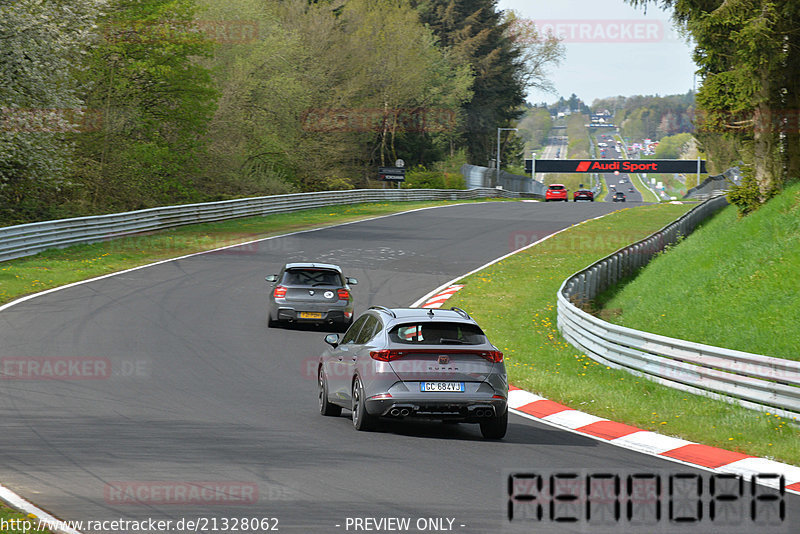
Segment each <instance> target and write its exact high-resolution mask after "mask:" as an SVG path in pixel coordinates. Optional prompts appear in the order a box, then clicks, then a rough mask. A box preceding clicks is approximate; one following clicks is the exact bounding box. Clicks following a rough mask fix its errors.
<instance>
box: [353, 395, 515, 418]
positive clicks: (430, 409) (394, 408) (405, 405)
mask: <svg viewBox="0 0 800 534" xmlns="http://www.w3.org/2000/svg"><path fill="white" fill-rule="evenodd" d="M365 404H366V408H367V412H368V413H370V414H372V415H376V416H379V417H389V418H396V419H403V418H407V417H408V418H417V419H440V420H450V421H462V422H468V423H469V422H472V423H478V422H480V421H485V420H486V419H488V418H491V417H496V416H498V415H501V414H503V413H504V412H505V411H506V410H507V409H508V401H507V400H506V399H505V398H503V399H499V398H493V397H492V395H491V394H482V395H480V396H475V395H472V396H470V397H469V398H464V397H458V396H457V394H448V393H431V394H430V395H426V396H424V397H421V396H420V395H419V394H414V395H400V396H393V397H392V398H388V399H367V400H366V403H365Z"/></svg>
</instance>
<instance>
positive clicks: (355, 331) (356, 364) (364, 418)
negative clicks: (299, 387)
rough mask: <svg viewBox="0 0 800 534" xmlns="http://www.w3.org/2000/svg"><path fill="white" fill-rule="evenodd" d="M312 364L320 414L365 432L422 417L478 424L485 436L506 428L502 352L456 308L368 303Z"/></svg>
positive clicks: (496, 435)
mask: <svg viewBox="0 0 800 534" xmlns="http://www.w3.org/2000/svg"><path fill="white" fill-rule="evenodd" d="M325 341H326V342H327V343H328V344H329V345H330V348H329V349H328V350H326V351H325V352H324V353H323V354H322V355H321V356H320V359H319V366H318V368H317V379H318V380H317V382H318V395H319V409H320V413H322V415H330V416H338V415H340V414H341V412H342V409H343V408H346V409H349V410H351V411H352V419H353V425H354V426H355V428H356V429H358V430H368V429H369V428H371V427H372V425H373V424H374V423H375V422H376V421H377V419H379V418H381V417H383V418H392V419H404V418H407V417H409V418H424V419H438V420H443V421H453V422H464V423H478V424H480V428H481V433H482V434H483V436H484V437H485V438H488V439H500V438H502V437H503V436H505V434H506V426H507V424H508V378H507V376H506V369H505V365H504V364H503V353H502V352H500V351H499V350H497V347H495V346H494V345H492V344H491V343H490V342H489V340H488V339H487V338H486V335H485V334H484V333H483V331H482V330H481V328H480V327H479V326H478V324H477V323H476V322H475V321H474V320H473V319H472V318H471V317H470V316H469V315H468V314H467V313H466V312H465V311H463V310H460V309H458V308H452V309H450V310H439V309H437V310H432V309H420V308H396V309H388V308H383V307H380V306H373V307H372V308H370V309H369V310H367V311H366V312H365V313H363V314H362V315H361V316H359V317H358V318H357V319H356V321H355V322H354V323H353V325H352V326H351V327H350V328H349V329H348V330H347V332H346V333H345V334H344V337H342V338H341V339H340V338H339V335H338V334H329V335H328V336H326V337H325Z"/></svg>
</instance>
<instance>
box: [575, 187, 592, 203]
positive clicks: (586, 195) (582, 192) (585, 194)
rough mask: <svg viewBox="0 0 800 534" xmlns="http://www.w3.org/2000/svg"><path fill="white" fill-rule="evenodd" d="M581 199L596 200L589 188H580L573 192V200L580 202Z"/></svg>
mask: <svg viewBox="0 0 800 534" xmlns="http://www.w3.org/2000/svg"><path fill="white" fill-rule="evenodd" d="M579 200H582V201H586V202H594V193H593V192H592V191H590V190H589V189H578V190H577V191H575V192H574V193H573V194H572V201H573V202H578V201H579Z"/></svg>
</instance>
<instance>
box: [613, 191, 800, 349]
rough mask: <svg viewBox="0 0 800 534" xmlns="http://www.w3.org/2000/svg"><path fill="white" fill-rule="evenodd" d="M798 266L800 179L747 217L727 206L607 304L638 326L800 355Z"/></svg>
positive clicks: (627, 322) (707, 341) (727, 344)
mask: <svg viewBox="0 0 800 534" xmlns="http://www.w3.org/2000/svg"><path fill="white" fill-rule="evenodd" d="M798 272H800V184H796V185H794V186H792V187H789V188H788V189H787V190H786V191H784V192H783V194H781V195H780V196H778V197H776V198H774V199H772V200H771V201H770V202H769V203H767V204H766V205H765V206H763V207H762V208H761V209H759V210H758V211H756V212H755V213H753V214H751V215H749V216H747V217H744V218H739V217H738V216H737V213H736V208H735V207H733V206H729V207H727V208H725V209H724V210H723V211H722V212H721V213H719V214H717V216H716V217H714V219H712V220H711V221H708V222H707V223H706V224H705V225H704V226H703V227H702V228H700V229H699V230H697V231H696V232H695V233H693V234H692V235H690V236H689V237H687V238H686V239H684V240H683V241H682V242H681V243H680V244H679V245H678V246H676V247H673V248H671V249H670V250H669V252H667V253H665V254H661V255H659V256H658V257H656V259H655V260H654V261H653V262H651V263H650V264H649V265H648V266H647V267H646V268H645V269H643V270H642V272H641V273H640V275H639V276H637V277H636V278H634V279H633V280H631V281H630V282H629V283H627V284H625V285H624V286H621V287H618V288H617V289H616V291H615V292H614V293H613V294H611V295H609V296H607V297H606V298H604V299H603V300H601V301H600V302H599V304H600V305H603V306H604V307H606V308H608V309H614V310H615V313H614V315H615V318H614V322H615V323H618V324H622V325H624V326H629V327H631V328H636V329H640V330H642V329H647V330H648V331H650V332H655V333H658V334H663V335H666V336H670V337H678V338H681V339H687V340H690V341H696V342H699V343H705V344H707V345H714V346H718V347H725V348H730V349H736V350H742V351H746V352H753V353H755V354H764V355H767V356H775V357H778V358H786V359H791V360H800V354H799V353H798V351H797V347H798V345H800V330H798V328H797V325H798V324H800V306H798V305H797V298H798V295H800V277H798V276H797V273H798ZM653 295H658V298H653Z"/></svg>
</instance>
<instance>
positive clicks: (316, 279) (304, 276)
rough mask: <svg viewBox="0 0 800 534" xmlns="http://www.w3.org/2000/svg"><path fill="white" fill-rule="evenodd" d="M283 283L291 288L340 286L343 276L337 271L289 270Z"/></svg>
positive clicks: (284, 275)
mask: <svg viewBox="0 0 800 534" xmlns="http://www.w3.org/2000/svg"><path fill="white" fill-rule="evenodd" d="M282 282H283V283H284V284H286V285H290V286H340V285H342V279H341V276H339V273H337V272H336V271H328V270H324V269H289V270H288V271H286V272H285V273H284V274H283V280H282Z"/></svg>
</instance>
